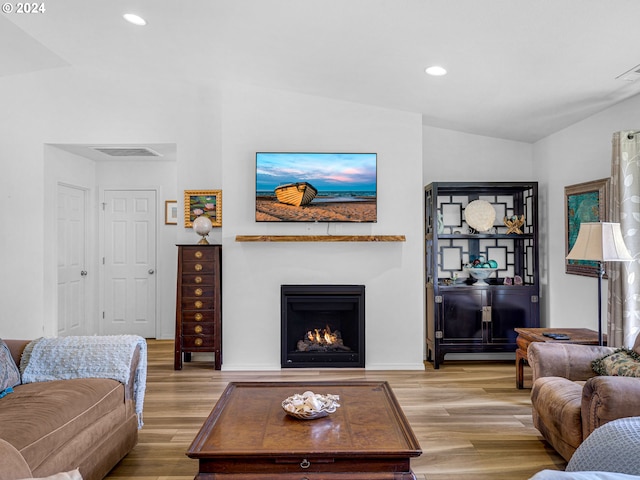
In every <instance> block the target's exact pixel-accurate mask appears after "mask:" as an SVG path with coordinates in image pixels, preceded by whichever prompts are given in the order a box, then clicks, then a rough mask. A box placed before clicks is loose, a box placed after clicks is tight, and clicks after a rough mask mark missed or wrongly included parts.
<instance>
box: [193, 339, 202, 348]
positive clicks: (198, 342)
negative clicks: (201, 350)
mask: <svg viewBox="0 0 640 480" xmlns="http://www.w3.org/2000/svg"><path fill="white" fill-rule="evenodd" d="M193 343H195V345H196V347H200V346H201V345H202V343H203V340H202V339H201V338H196V339H195V341H194V342H193Z"/></svg>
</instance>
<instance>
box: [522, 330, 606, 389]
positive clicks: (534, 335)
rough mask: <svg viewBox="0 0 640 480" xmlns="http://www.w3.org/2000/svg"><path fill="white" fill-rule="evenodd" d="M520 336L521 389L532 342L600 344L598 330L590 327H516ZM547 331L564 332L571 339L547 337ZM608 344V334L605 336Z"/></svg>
mask: <svg viewBox="0 0 640 480" xmlns="http://www.w3.org/2000/svg"><path fill="white" fill-rule="evenodd" d="M515 331H516V333H517V334H518V338H516V344H517V345H518V349H517V350H516V387H517V388H519V389H521V388H523V384H524V364H525V363H526V361H527V349H528V348H529V345H530V344H531V342H556V343H577V344H580V345H598V332H596V331H594V330H589V329H588V328H516V329H515ZM545 333H564V334H566V335H568V336H569V340H554V339H553V338H550V337H545V336H544V334H545ZM605 345H606V336H605Z"/></svg>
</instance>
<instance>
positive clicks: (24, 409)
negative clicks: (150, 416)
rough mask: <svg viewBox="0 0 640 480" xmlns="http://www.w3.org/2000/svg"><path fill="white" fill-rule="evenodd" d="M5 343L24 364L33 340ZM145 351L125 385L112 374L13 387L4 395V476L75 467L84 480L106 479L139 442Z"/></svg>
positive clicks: (0, 405) (7, 479) (4, 479)
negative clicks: (137, 396) (137, 386)
mask: <svg viewBox="0 0 640 480" xmlns="http://www.w3.org/2000/svg"><path fill="white" fill-rule="evenodd" d="M4 342H5V344H6V345H7V346H8V347H9V351H10V353H11V356H12V357H13V361H14V362H15V363H16V365H19V364H20V359H21V355H22V353H23V350H24V348H25V346H27V344H28V343H29V342H27V341H17V340H5V341H4ZM5 351H6V348H5ZM143 355H144V356H145V357H144V358H145V360H146V344H145V347H144V348H141V347H140V346H136V347H135V350H133V354H132V355H131V364H130V366H131V369H130V371H131V376H130V378H129V381H128V382H126V384H123V383H121V382H118V381H116V380H112V379H108V378H72V379H65V380H51V381H38V382H34V383H26V384H18V385H15V386H13V387H12V389H13V391H11V389H8V391H9V392H10V393H7V394H6V395H5V396H4V397H2V398H0V480H15V479H21V478H32V477H46V476H50V475H54V474H58V473H61V472H68V471H72V470H75V469H79V470H80V474H81V475H82V477H83V479H84V480H99V479H102V478H103V477H104V476H105V475H106V474H107V473H108V472H109V471H110V470H111V469H112V468H113V467H114V466H115V465H116V464H117V463H118V462H119V461H120V460H121V459H122V458H123V457H124V456H125V455H126V454H127V453H128V452H130V451H131V449H132V448H133V447H134V446H135V445H136V443H137V440H138V428H139V415H138V414H137V413H136V408H135V405H134V390H133V388H134V387H133V386H134V375H136V372H138V373H139V370H138V366H139V365H140V362H141V357H142V356H143ZM6 356H8V355H6ZM144 365H145V366H146V362H145V363H144ZM145 374H146V370H145Z"/></svg>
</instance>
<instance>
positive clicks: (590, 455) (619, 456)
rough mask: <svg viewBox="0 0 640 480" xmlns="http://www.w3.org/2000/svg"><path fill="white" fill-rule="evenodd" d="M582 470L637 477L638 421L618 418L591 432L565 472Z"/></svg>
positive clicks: (639, 455) (639, 451)
mask: <svg viewBox="0 0 640 480" xmlns="http://www.w3.org/2000/svg"><path fill="white" fill-rule="evenodd" d="M585 470H600V471H605V472H618V473H626V474H629V475H640V417H628V418H619V419H617V420H613V421H611V422H609V423H605V424H604V425H602V426H600V427H598V428H596V429H595V430H594V431H593V432H591V435H589V436H588V437H587V438H586V439H585V441H584V442H582V445H580V447H579V448H578V449H577V450H576V452H575V453H574V454H573V457H571V460H570V461H569V464H568V465H567V468H566V471H567V472H580V471H585Z"/></svg>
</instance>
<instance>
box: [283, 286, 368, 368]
mask: <svg viewBox="0 0 640 480" xmlns="http://www.w3.org/2000/svg"><path fill="white" fill-rule="evenodd" d="M281 322H282V325H281V352H282V355H281V365H282V367H283V368H294V367H299V368H300V367H306V368H321V367H324V368H338V367H353V368H358V367H362V368H363V367H364V365H365V358H364V345H365V336H364V285H282V286H281Z"/></svg>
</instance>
